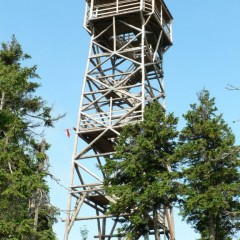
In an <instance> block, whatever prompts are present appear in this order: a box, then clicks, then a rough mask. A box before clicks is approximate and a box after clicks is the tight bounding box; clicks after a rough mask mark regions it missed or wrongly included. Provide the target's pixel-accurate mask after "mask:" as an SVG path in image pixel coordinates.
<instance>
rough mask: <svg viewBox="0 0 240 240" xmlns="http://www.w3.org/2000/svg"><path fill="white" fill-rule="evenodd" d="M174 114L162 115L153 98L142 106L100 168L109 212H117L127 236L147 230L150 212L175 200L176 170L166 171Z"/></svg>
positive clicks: (171, 145) (174, 121) (172, 134)
mask: <svg viewBox="0 0 240 240" xmlns="http://www.w3.org/2000/svg"><path fill="white" fill-rule="evenodd" d="M176 124H177V118H175V117H174V116H173V114H169V115H167V116H166V115H165V111H164V110H163V109H162V107H161V105H160V104H159V103H158V102H157V101H155V102H153V103H151V104H150V105H148V106H146V109H145V114H144V121H143V122H140V123H137V124H134V125H127V126H125V127H124V128H123V130H122V131H121V135H120V137H119V139H118V145H117V147H116V153H115V154H114V156H113V158H112V159H107V161H106V164H105V166H104V167H103V172H104V173H105V175H106V176H107V177H106V180H105V182H104V185H105V189H106V191H107V193H108V194H109V195H110V196H114V197H115V198H116V199H118V200H117V201H116V203H112V204H111V206H110V210H109V211H110V213H112V214H114V215H117V216H120V215H121V214H123V213H124V214H127V216H125V217H124V218H121V219H120V221H121V222H122V223H123V230H124V231H127V232H128V236H129V237H130V238H129V239H132V237H137V236H141V235H143V234H145V233H146V232H148V224H149V221H152V213H153V212H155V211H156V210H157V209H159V208H160V207H163V205H165V206H169V205H171V203H172V202H174V201H175V200H176V198H177V197H176V196H177V193H176V190H175V186H174V183H173V180H174V179H175V178H176V173H174V172H172V171H169V166H170V165H171V164H172V162H171V157H172V155H173V154H174V150H175V146H176V143H175V140H174V139H175V138H176V137H177V134H178V132H177V131H176Z"/></svg>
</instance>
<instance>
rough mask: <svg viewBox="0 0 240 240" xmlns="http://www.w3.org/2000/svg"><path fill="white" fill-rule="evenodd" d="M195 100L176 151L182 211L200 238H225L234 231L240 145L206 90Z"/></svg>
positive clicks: (239, 190)
mask: <svg viewBox="0 0 240 240" xmlns="http://www.w3.org/2000/svg"><path fill="white" fill-rule="evenodd" d="M198 100H199V104H192V105H190V106H191V109H190V110H189V111H188V112H187V113H186V114H185V115H184V118H185V120H186V121H187V124H186V127H185V128H183V130H182V131H181V133H180V145H179V147H178V150H177V154H176V157H177V159H178V160H179V159H180V164H181V166H182V176H183V178H182V182H183V185H182V192H181V200H180V205H181V214H182V216H183V217H184V218H185V219H186V220H187V221H188V222H189V223H191V224H192V225H193V227H194V228H195V229H196V230H197V231H198V232H199V233H200V234H201V236H202V238H201V239H202V240H207V239H214V240H223V239H224V240H227V239H231V238H230V237H231V236H232V235H233V234H234V232H235V231H236V224H235V222H234V221H233V219H232V218H231V214H230V213H232V212H235V211H239V209H240V203H239V194H240V188H239V186H240V185H239V184H240V177H239V171H238V168H239V158H238V154H239V147H235V146H234V141H235V138H234V135H233V133H232V131H231V129H230V128H229V127H228V125H227V124H226V123H225V121H224V120H223V118H222V115H218V114H217V108H216V106H215V102H214V99H213V98H210V96H209V92H208V91H206V90H203V91H202V92H200V94H199V95H198Z"/></svg>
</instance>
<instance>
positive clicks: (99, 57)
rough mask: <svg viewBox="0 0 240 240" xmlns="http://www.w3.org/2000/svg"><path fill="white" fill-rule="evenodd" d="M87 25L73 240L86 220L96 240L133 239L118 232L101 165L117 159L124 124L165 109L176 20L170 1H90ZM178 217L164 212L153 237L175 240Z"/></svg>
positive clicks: (71, 209) (71, 213) (72, 194)
mask: <svg viewBox="0 0 240 240" xmlns="http://www.w3.org/2000/svg"><path fill="white" fill-rule="evenodd" d="M84 27H85V29H86V30H87V31H88V33H89V34H90V36H91V43H90V50H89V57H88V61H87V67H86V74H85V77H84V81H83V90H82V95H81V102H80V109H79V116H78V123H77V127H76V138H75V144H74V153H73V158H72V168H71V180H70V187H69V189H70V190H69V198H68V215H67V219H66V231H65V240H70V239H73V238H71V237H70V236H71V234H70V233H71V229H72V227H73V225H74V223H75V222H76V221H81V220H82V221H85V220H92V221H95V222H96V234H95V238H96V239H101V240H109V239H125V238H124V233H117V227H116V226H117V218H116V217H115V216H110V215H108V214H107V209H108V206H109V203H110V202H114V201H116V200H115V199H114V197H113V196H108V195H107V194H106V193H105V192H104V189H103V186H102V181H103V179H104V175H103V174H102V173H101V171H100V170H99V169H98V168H96V165H102V164H104V158H105V157H109V156H111V155H112V154H113V153H114V147H115V145H116V140H117V137H118V136H119V134H120V133H121V129H122V127H123V126H124V125H126V124H130V123H134V122H138V121H142V119H143V113H144V106H145V105H146V104H147V103H148V102H150V101H152V100H153V99H158V100H159V101H160V103H161V104H162V106H163V107H165V103H164V99H165V92H164V81H163V75H164V74H163V68H162V65H163V54H164V53H165V52H166V51H167V50H168V48H169V47H170V46H171V45H172V16H171V13H170V12H169V10H168V8H167V6H166V4H165V3H164V1H163V0H87V1H86V10H85V20H84ZM85 207H87V209H88V210H87V211H85V210H84V208H85ZM123 214H124V213H123ZM172 215H173V214H172V209H171V207H170V206H168V207H166V206H163V207H162V208H161V209H159V230H158V233H154V228H153V227H151V226H150V227H149V229H150V234H154V235H155V236H156V235H159V238H156V239H160V236H164V239H171V240H173V239H175V238H174V225H173V216H172ZM140 238H141V237H139V239H140ZM74 239H76V238H74Z"/></svg>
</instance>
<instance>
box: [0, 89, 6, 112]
mask: <svg viewBox="0 0 240 240" xmlns="http://www.w3.org/2000/svg"><path fill="white" fill-rule="evenodd" d="M4 103H5V92H2V97H1V102H0V111H1V110H3V107H4Z"/></svg>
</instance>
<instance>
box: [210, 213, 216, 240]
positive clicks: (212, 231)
mask: <svg viewBox="0 0 240 240" xmlns="http://www.w3.org/2000/svg"><path fill="white" fill-rule="evenodd" d="M208 224H209V225H208V232H209V240H216V233H215V227H214V221H213V217H212V216H211V214H210V219H209V223H208Z"/></svg>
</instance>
